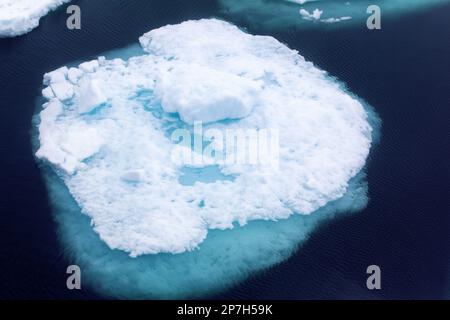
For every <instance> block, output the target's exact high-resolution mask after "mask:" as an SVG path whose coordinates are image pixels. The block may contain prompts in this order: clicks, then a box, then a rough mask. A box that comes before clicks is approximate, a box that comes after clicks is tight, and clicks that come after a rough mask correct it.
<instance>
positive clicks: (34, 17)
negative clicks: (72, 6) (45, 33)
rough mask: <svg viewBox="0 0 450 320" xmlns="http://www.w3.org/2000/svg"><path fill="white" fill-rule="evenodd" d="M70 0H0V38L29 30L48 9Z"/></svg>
mask: <svg viewBox="0 0 450 320" xmlns="http://www.w3.org/2000/svg"><path fill="white" fill-rule="evenodd" d="M69 1H70V0H0V38H1V37H14V36H18V35H22V34H25V33H27V32H30V31H31V30H33V29H34V28H36V27H37V26H38V25H39V19H40V18H41V17H43V16H45V15H46V14H47V13H48V12H49V11H51V10H53V9H56V8H57V7H59V6H60V5H62V4H63V3H65V2H69Z"/></svg>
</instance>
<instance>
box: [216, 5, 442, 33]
mask: <svg viewBox="0 0 450 320" xmlns="http://www.w3.org/2000/svg"><path fill="white" fill-rule="evenodd" d="M448 1H449V0H414V1H411V0H395V1H394V0H352V1H349V0H320V1H319V0H272V1H266V0H246V1H243V0H219V3H220V4H221V6H222V13H223V15H224V16H225V17H227V18H229V19H231V20H233V19H236V20H242V19H244V20H246V21H247V22H248V23H249V24H250V25H251V26H252V28H261V29H269V30H270V29H272V30H273V29H274V28H275V29H277V28H286V27H300V28H311V27H313V28H318V27H319V28H320V27H323V26H334V27H339V26H340V25H348V24H350V23H360V24H361V25H362V26H365V21H366V19H367V18H368V17H369V14H368V13H367V8H368V7H369V6H370V5H378V6H380V8H381V12H382V17H387V16H391V15H400V14H403V13H408V12H411V11H414V10H419V9H422V8H426V7H431V6H433V5H439V4H442V3H445V2H448ZM319 13H320V14H319ZM317 21H319V22H321V23H314V22H317ZM338 22H339V23H338Z"/></svg>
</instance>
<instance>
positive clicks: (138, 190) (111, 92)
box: [36, 19, 372, 257]
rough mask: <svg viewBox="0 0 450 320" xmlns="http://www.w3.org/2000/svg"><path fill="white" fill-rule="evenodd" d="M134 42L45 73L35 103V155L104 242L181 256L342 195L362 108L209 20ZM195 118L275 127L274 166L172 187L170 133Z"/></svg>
mask: <svg viewBox="0 0 450 320" xmlns="http://www.w3.org/2000/svg"><path fill="white" fill-rule="evenodd" d="M140 42H141V45H142V47H143V49H144V50H145V51H146V52H147V53H146V54H144V55H141V56H137V57H133V58H130V59H128V60H127V61H124V60H120V59H112V60H107V59H105V58H103V57H101V58H99V59H98V60H95V61H91V62H88V63H83V64H81V65H80V66H79V67H78V68H74V67H72V68H70V69H68V68H66V67H63V68H60V69H57V70H56V71H54V72H51V73H48V74H46V75H45V77H44V83H45V84H46V85H48V86H49V87H50V88H52V91H53V92H54V93H55V96H54V97H53V96H52V95H50V94H46V95H45V97H46V98H47V99H49V101H48V102H47V103H46V104H44V109H43V111H42V112H41V114H40V124H39V127H38V129H39V143H40V146H39V149H38V150H37V153H36V155H37V156H38V157H39V158H41V159H45V160H47V161H48V163H50V164H51V165H52V166H53V167H54V168H55V169H56V172H57V173H58V175H59V177H60V178H61V179H62V180H63V181H64V183H65V185H66V186H67V188H68V190H69V192H70V193H71V194H72V196H73V198H74V199H75V200H76V202H77V204H78V205H79V207H80V208H81V211H82V212H83V213H84V214H86V215H87V216H89V217H90V218H91V220H92V226H93V228H94V230H95V232H97V233H98V235H99V237H100V238H101V239H102V240H103V241H104V242H105V243H106V244H107V245H108V246H109V248H111V249H120V250H123V251H125V252H127V253H128V254H130V255H131V256H132V257H137V256H140V255H145V254H156V253H163V252H167V253H183V252H187V251H192V250H194V249H196V248H198V247H199V245H200V244H201V243H202V242H203V241H204V240H205V239H206V238H207V234H208V232H209V231H210V230H214V229H219V230H224V229H231V228H234V227H236V226H237V225H241V226H243V225H245V224H247V223H248V222H249V221H253V220H274V221H275V220H280V219H286V218H288V217H290V216H291V215H294V214H302V215H308V214H311V213H313V212H314V211H316V210H318V209H320V208H321V207H323V206H325V205H327V204H328V203H330V202H332V201H335V200H337V199H339V198H341V197H343V196H344V194H346V192H347V191H348V186H349V181H350V180H351V179H352V178H354V177H355V176H356V175H357V174H358V173H359V172H360V171H361V169H362V168H363V166H364V164H365V161H366V158H367V155H368V153H369V149H370V147H371V144H372V127H371V125H370V124H369V119H368V114H367V111H366V110H365V108H364V106H363V104H362V102H361V101H360V100H359V99H357V98H356V97H354V96H352V95H351V94H349V93H347V91H346V90H345V89H344V88H343V86H342V85H340V84H339V83H337V82H336V81H335V80H333V79H332V78H330V77H329V76H328V75H327V74H326V73H325V72H324V71H322V70H320V69H318V68H316V67H315V66H314V65H313V64H312V63H310V62H307V61H305V59H304V58H303V57H302V56H300V55H299V54H298V52H297V51H295V50H291V49H289V48H288V47H286V46H285V45H283V44H282V43H280V42H278V41H277V40H276V39H274V38H272V37H269V36H253V35H250V34H247V33H245V32H243V31H241V30H240V29H238V28H237V27H236V26H234V25H231V24H229V23H226V22H223V21H219V20H215V19H211V20H199V21H187V22H184V23H181V24H178V25H169V26H165V27H162V28H159V29H156V30H152V31H150V32H149V33H147V34H145V35H143V36H142V37H141V38H140ZM76 70H78V71H76ZM69 88H70V89H69ZM45 90H46V91H45V92H46V93H48V90H47V89H45ZM196 121H202V122H203V123H204V126H205V128H207V129H215V130H224V129H242V130H249V129H262V128H268V129H275V130H278V132H279V136H280V138H279V153H280V154H279V166H278V167H277V168H272V169H271V170H270V171H267V170H265V171H264V172H262V171H261V168H259V167H258V166H254V165H250V164H235V163H231V164H227V163H224V164H221V165H220V166H219V169H220V174H223V175H224V176H228V177H233V178H232V179H217V180H212V181H209V182H203V181H195V182H194V183H192V184H186V183H180V177H181V176H182V175H183V168H184V166H183V164H182V163H181V164H180V163H178V162H174V161H172V158H171V155H172V152H173V150H174V149H175V148H176V147H177V145H176V143H174V142H173V141H171V139H170V132H171V130H173V129H176V128H186V129H187V130H191V132H192V126H191V124H193V123H194V122H196ZM205 166H206V165H205ZM200 169H201V168H200ZM205 169H206V168H205Z"/></svg>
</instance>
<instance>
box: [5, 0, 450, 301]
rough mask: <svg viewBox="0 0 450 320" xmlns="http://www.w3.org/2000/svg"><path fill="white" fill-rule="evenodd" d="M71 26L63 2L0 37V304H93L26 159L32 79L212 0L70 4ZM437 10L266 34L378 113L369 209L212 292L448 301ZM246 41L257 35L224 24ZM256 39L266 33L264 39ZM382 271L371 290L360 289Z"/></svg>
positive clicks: (445, 43)
mask: <svg viewBox="0 0 450 320" xmlns="http://www.w3.org/2000/svg"><path fill="white" fill-rule="evenodd" d="M73 3H75V4H78V5H80V7H81V8H82V29H81V30H79V31H69V30H68V29H67V28H66V27H65V22H66V18H67V15H66V13H65V7H63V8H60V9H59V10H57V11H55V12H53V13H52V14H50V15H49V16H47V17H45V18H44V19H42V20H41V25H40V27H39V28H38V29H36V30H34V31H33V32H31V33H29V34H27V35H24V36H21V37H18V38H14V39H0V298H67V299H72V298H82V299H98V298H103V297H102V296H99V295H98V294H97V293H96V292H95V290H92V288H84V289H83V290H81V291H69V290H67V289H66V285H65V283H66V274H65V270H66V267H67V265H69V264H71V262H70V261H67V260H66V258H65V255H64V247H62V246H61V244H60V242H59V241H58V238H57V237H58V236H57V232H56V224H55V222H54V220H53V217H52V213H51V208H50V205H49V202H48V199H47V190H46V187H45V184H44V181H43V178H42V175H41V173H40V171H39V168H38V166H37V165H36V163H35V160H34V158H33V155H32V147H31V138H30V130H31V118H32V115H33V113H34V111H35V105H36V98H37V97H38V96H39V95H40V90H41V83H42V75H43V74H44V73H45V72H47V71H49V70H52V69H55V68H57V67H59V66H61V65H65V64H67V63H70V62H72V61H74V60H87V59H90V58H94V57H96V56H98V55H99V54H101V53H103V52H105V51H108V50H111V49H115V48H120V47H124V46H126V45H128V44H130V43H132V42H136V41H137V39H138V37H139V36H140V35H141V34H143V33H144V32H146V31H149V30H151V29H153V28H156V27H159V26H163V25H166V24H168V23H179V22H181V21H183V20H187V19H196V18H203V17H214V16H219V17H220V15H219V9H218V6H217V4H216V3H215V1H212V0H192V1H189V2H188V1H183V0H175V1H142V0H141V1H139V0H113V1H111V0H89V1H88V0H84V1H83V0H81V1H73ZM449 17H450V5H447V6H444V7H440V8H436V9H431V10H424V11H422V12H417V13H416V14H414V15H408V16H404V17H401V18H396V19H393V18H387V19H384V20H383V28H382V30H380V31H372V32H370V31H368V30H367V29H366V28H364V27H355V28H345V29H334V30H326V29H321V30H319V29H316V30H307V31H306V30H304V31H299V30H294V29H290V28H286V30H283V32H280V31H277V32H273V33H270V34H271V35H273V36H275V37H276V38H278V39H279V40H281V41H283V42H285V43H286V44H288V46H289V47H291V48H295V49H297V50H299V51H300V53H301V54H302V55H303V56H305V57H306V58H307V59H308V60H311V61H313V62H314V63H315V64H317V65H318V66H319V67H321V68H322V69H324V70H327V71H329V72H330V73H331V74H332V75H334V76H336V77H337V78H339V79H340V80H342V81H344V82H345V83H346V84H347V85H348V87H349V88H350V90H351V91H352V92H354V93H356V94H357V95H359V96H361V97H362V98H363V99H365V100H366V101H367V102H369V103H370V104H371V105H372V106H374V108H375V109H376V111H377V112H378V114H379V115H380V117H381V119H382V121H383V124H382V137H381V142H380V144H379V146H378V147H376V149H374V150H373V151H372V153H371V156H370V159H369V162H368V167H367V173H368V182H369V196H370V202H369V205H368V207H367V208H366V209H365V210H363V211H362V212H359V213H357V214H353V215H346V216H343V217H341V218H338V219H335V220H332V221H329V222H327V223H325V224H323V225H321V226H320V227H319V228H318V229H317V230H316V231H315V232H314V233H313V234H312V236H311V238H310V239H309V240H308V241H307V242H306V243H305V244H304V245H303V246H302V248H301V249H300V250H299V251H298V252H297V253H296V254H295V255H293V256H292V257H291V258H290V259H289V260H287V261H285V262H283V263H282V264H280V265H278V266H275V267H273V268H271V269H269V270H267V271H265V272H263V273H260V274H257V275H255V276H253V277H251V278H250V279H248V280H247V281H245V282H243V283H241V284H240V285H238V286H236V287H234V288H232V289H230V290H227V291H225V292H222V293H220V294H218V295H217V296H214V297H205V298H234V299H236V298H254V299H262V298H271V299H314V298H339V299H343V298H363V299H364V298H367V299H380V298H449V297H450V282H449V277H450V239H449V231H450V219H449V214H450V203H449V199H450V192H449V191H450V188H449V187H450V185H449V181H450V163H449V160H450V157H449V156H450V152H449V150H450V136H449V133H450V19H449ZM234 22H236V23H238V24H239V25H240V26H242V27H246V28H248V30H249V31H250V32H252V33H261V32H260V31H259V30H255V29H252V26H250V25H245V23H243V22H242V21H240V20H239V19H238V18H236V19H235V21H234ZM265 32H266V33H269V32H268V31H265ZM371 264H377V265H379V266H380V267H381V270H382V290H379V291H369V290H367V288H366V286H365V282H366V276H367V275H366V273H365V271H366V268H367V266H368V265H371Z"/></svg>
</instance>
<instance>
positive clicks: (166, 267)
mask: <svg viewBox="0 0 450 320" xmlns="http://www.w3.org/2000/svg"><path fill="white" fill-rule="evenodd" d="M141 53H142V50H141V49H140V47H138V46H130V47H128V48H125V49H122V50H115V51H114V52H110V53H107V54H106V57H107V58H108V59H112V58H114V57H122V58H124V59H126V58H128V57H131V56H135V55H139V54H141ZM330 80H331V81H335V80H334V79H332V78H331V77H330ZM343 89H344V88H343ZM344 90H345V89H344ZM363 104H364V103H363ZM364 106H365V109H366V112H367V114H368V120H369V123H370V125H371V126H372V128H373V131H372V134H373V137H372V140H373V142H374V143H376V142H377V141H378V139H379V130H380V123H381V121H380V119H379V118H378V116H377V115H376V113H375V112H374V111H373V109H372V108H371V107H370V106H368V105H366V104H364ZM40 110H41V109H40V106H39V107H38V110H37V111H38V112H39V111H40ZM38 112H37V114H36V116H35V117H34V120H33V121H34V126H33V127H34V128H35V130H34V132H33V145H34V148H35V151H36V149H37V148H38V132H37V124H38V122H39V115H38ZM39 165H40V166H41V169H42V172H43V175H44V178H45V181H46V183H47V187H48V191H49V198H50V202H51V204H52V207H53V211H54V217H55V221H56V223H57V226H58V234H59V237H60V240H61V243H62V246H63V247H64V248H65V253H66V256H67V261H68V262H70V264H76V265H79V266H80V268H81V270H82V281H83V285H84V286H88V287H90V288H93V289H95V290H96V291H98V292H99V293H101V294H103V295H106V296H109V297H116V298H136V299H144V298H156V299H169V298H195V297H205V296H207V295H208V294H213V293H215V292H218V291H220V290H223V289H226V288H228V287H230V286H232V285H234V284H237V283H239V282H240V281H242V280H245V279H246V278H247V277H248V276H249V275H251V274H253V273H255V272H258V271H260V270H263V269H266V268H269V267H271V266H274V265H276V264H277V263H280V262H282V261H283V260H285V259H287V258H288V257H289V256H290V255H291V254H292V253H293V252H295V251H296V250H297V249H298V248H299V247H300V246H301V244H302V243H303V242H304V241H305V240H306V239H307V238H308V236H309V235H310V234H311V232H313V230H314V228H315V227H316V226H317V225H318V224H319V223H320V222H321V221H323V220H326V219H332V218H334V217H336V216H338V215H343V214H347V213H351V212H356V211H359V210H361V209H363V208H364V207H365V206H366V204H367V201H368V183H367V181H366V176H365V172H364V170H362V171H361V172H360V173H359V174H358V175H356V176H355V177H354V178H353V179H352V180H351V181H350V182H349V187H348V191H347V193H346V194H345V195H344V196H343V197H342V198H340V199H338V200H336V201H333V202H330V203H328V204H327V205H325V206H324V207H322V208H320V209H319V210H317V211H316V212H314V213H312V214H310V215H297V214H296V215H293V216H291V217H290V218H288V219H285V220H280V221H260V220H258V221H251V222H249V223H248V224H246V225H245V226H239V225H237V224H236V225H235V227H234V228H233V229H227V230H210V231H209V232H208V236H207V238H206V240H205V241H204V242H203V243H201V244H200V245H199V248H198V249H196V250H194V251H191V252H185V253H181V254H170V253H159V254H153V255H152V254H149V255H142V256H139V257H136V258H132V257H130V256H129V255H128V254H127V253H126V252H123V251H120V250H111V249H110V248H109V247H108V246H107V245H106V244H105V243H104V242H103V241H102V240H101V239H100V238H99V236H98V234H97V233H95V232H94V230H93V229H92V226H91V222H90V218H89V217H87V216H85V215H83V214H80V208H79V206H78V204H77V202H76V201H75V200H74V199H73V197H72V195H71V194H70V193H69V191H68V189H67V187H66V186H65V185H64V183H63V181H62V180H61V179H60V178H59V176H58V175H57V174H56V173H55V171H54V170H53V169H52V168H51V167H50V166H49V165H48V164H47V163H44V162H39ZM211 174H212V175H214V174H216V173H215V171H214V170H212V171H211ZM213 178H214V177H213ZM219 178H220V177H219ZM187 183H189V182H187Z"/></svg>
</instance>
